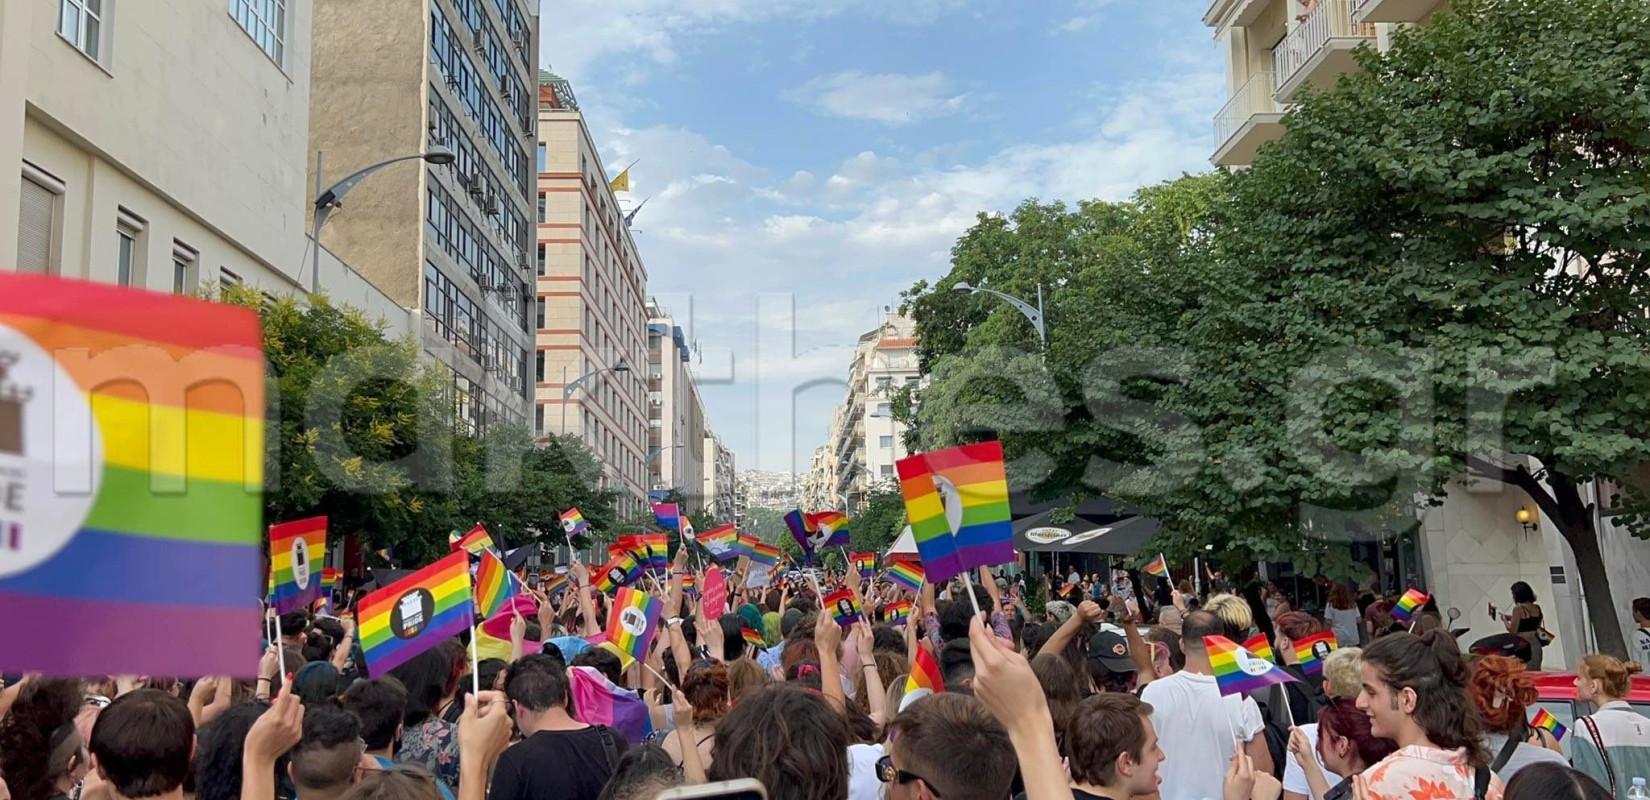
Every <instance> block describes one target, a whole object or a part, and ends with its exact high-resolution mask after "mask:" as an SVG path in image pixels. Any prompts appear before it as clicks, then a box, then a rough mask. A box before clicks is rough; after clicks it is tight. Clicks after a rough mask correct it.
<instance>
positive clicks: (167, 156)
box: [0, 0, 310, 293]
mask: <svg viewBox="0 0 1650 800" xmlns="http://www.w3.org/2000/svg"><path fill="white" fill-rule="evenodd" d="M309 31H310V4H309V2H307V0H279V1H277V2H250V0H143V1H142V2H141V3H125V2H120V3H117V2H113V0H27V1H25V2H6V3H0V75H3V76H4V80H0V163H9V164H13V165H15V167H14V168H16V169H18V170H19V172H18V174H19V183H18V184H14V185H15V186H17V187H18V189H19V191H17V192H0V219H7V220H16V221H17V222H16V224H15V225H14V224H11V223H7V224H4V225H0V253H4V254H6V256H7V257H5V258H0V264H3V265H4V268H10V267H11V266H13V265H14V264H15V266H16V267H17V268H18V269H20V270H22V271H25V272H38V273H46V274H53V275H62V276H64V277H71V278H81V279H88V280H97V281H104V282H108V283H118V284H122V285H127V286H134V287H142V288H147V289H153V290H156V291H163V292H179V293H182V292H189V291H192V290H194V289H195V288H197V287H198V286H200V285H202V284H204V283H207V282H215V281H223V282H229V283H246V284H251V285H253V286H256V287H259V288H261V289H264V290H266V291H270V292H286V291H296V290H298V289H299V288H300V287H305V286H307V285H308V273H307V272H305V270H307V269H309V268H310V267H309V266H308V265H307V263H306V262H307V259H308V255H309V250H310V248H309V245H308V244H307V242H306V238H305V229H306V226H307V225H308V222H309V214H308V209H307V207H306V205H305V175H306V153H307V152H308V141H309V97H310V85H309V74H310V36H309ZM184 42H186V43H188V44H187V46H181V45H180V43H184ZM13 254H15V256H16V258H15V261H14V260H13V259H12V258H11V257H10V256H11V255H13ZM301 273H302V274H301Z"/></svg>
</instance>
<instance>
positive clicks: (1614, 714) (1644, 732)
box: [1570, 655, 1650, 798]
mask: <svg viewBox="0 0 1650 800" xmlns="http://www.w3.org/2000/svg"><path fill="white" fill-rule="evenodd" d="M1641 671H1642V667H1640V666H1639V663H1638V662H1636V661H1628V662H1625V663H1623V662H1622V661H1619V660H1617V659H1616V658H1614V657H1612V656H1606V655H1590V656H1587V657H1586V658H1583V659H1582V660H1581V668H1580V669H1578V670H1576V697H1577V699H1580V700H1582V701H1583V702H1590V703H1592V704H1593V706H1594V707H1595V708H1597V709H1598V710H1597V711H1594V712H1593V713H1592V714H1591V715H1589V716H1585V717H1582V718H1580V719H1578V720H1576V721H1575V724H1573V725H1571V726H1570V762H1571V763H1572V764H1574V765H1575V768H1576V769H1578V770H1581V771H1582V772H1584V773H1586V774H1588V775H1590V776H1592V777H1593V778H1594V779H1595V780H1597V781H1598V782H1599V783H1600V784H1602V785H1604V786H1607V787H1609V788H1610V794H1611V795H1613V796H1615V797H1618V798H1625V797H1627V792H1628V790H1629V789H1631V788H1632V786H1633V778H1634V777H1635V776H1642V775H1650V719H1647V718H1646V717H1645V716H1644V715H1643V714H1640V713H1639V712H1637V711H1635V710H1633V707H1632V706H1631V705H1628V703H1627V695H1628V693H1629V691H1630V690H1631V689H1632V685H1631V680H1632V676H1633V675H1635V674H1638V673H1639V672H1641Z"/></svg>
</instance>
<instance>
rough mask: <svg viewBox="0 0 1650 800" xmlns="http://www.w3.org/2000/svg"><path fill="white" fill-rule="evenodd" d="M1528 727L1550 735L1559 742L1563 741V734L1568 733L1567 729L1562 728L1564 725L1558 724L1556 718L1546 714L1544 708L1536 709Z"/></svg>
mask: <svg viewBox="0 0 1650 800" xmlns="http://www.w3.org/2000/svg"><path fill="white" fill-rule="evenodd" d="M1530 725H1531V726H1532V727H1536V728H1540V729H1542V730H1544V731H1546V732H1548V733H1550V734H1552V735H1553V738H1554V739H1557V740H1559V741H1563V740H1564V734H1566V733H1569V732H1570V729H1569V728H1566V727H1564V723H1562V722H1559V721H1558V718H1557V717H1555V716H1553V715H1552V714H1549V713H1547V709H1545V708H1543V709H1538V710H1537V711H1536V712H1535V719H1532V720H1530Z"/></svg>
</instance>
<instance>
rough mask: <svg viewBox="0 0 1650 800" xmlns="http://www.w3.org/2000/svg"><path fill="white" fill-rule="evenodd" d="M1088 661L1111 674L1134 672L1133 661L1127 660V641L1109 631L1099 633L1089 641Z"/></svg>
mask: <svg viewBox="0 0 1650 800" xmlns="http://www.w3.org/2000/svg"><path fill="white" fill-rule="evenodd" d="M1089 661H1091V662H1093V661H1097V662H1099V663H1100V666H1103V667H1105V668H1106V669H1108V670H1110V671H1112V672H1134V671H1135V666H1134V661H1133V660H1132V659H1130V658H1129V641H1128V640H1127V639H1125V638H1123V637H1122V636H1120V635H1118V634H1115V633H1112V632H1111V631H1100V632H1099V633H1096V634H1094V638H1093V639H1090V640H1089Z"/></svg>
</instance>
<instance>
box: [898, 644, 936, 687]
mask: <svg viewBox="0 0 1650 800" xmlns="http://www.w3.org/2000/svg"><path fill="white" fill-rule="evenodd" d="M919 689H927V690H928V691H929V692H930V693H935V694H937V693H939V692H943V691H945V680H944V679H943V678H941V677H940V665H939V664H936V663H934V656H933V654H932V653H929V652H928V648H926V647H918V648H917V657H916V660H915V661H913V662H911V674H910V675H908V676H906V678H905V692H906V694H910V693H911V692H914V691H917V690H919Z"/></svg>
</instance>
